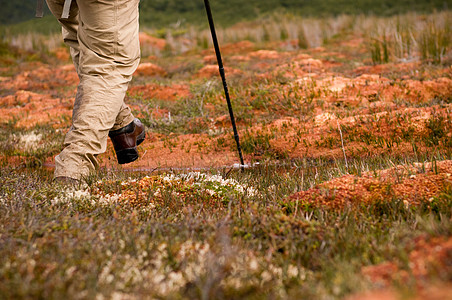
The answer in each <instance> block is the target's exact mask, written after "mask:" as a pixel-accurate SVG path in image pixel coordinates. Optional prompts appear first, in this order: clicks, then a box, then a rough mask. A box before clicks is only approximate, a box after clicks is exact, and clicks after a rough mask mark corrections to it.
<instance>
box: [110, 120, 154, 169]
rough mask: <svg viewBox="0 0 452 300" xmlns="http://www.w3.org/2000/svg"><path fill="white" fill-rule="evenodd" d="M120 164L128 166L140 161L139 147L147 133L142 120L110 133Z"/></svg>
mask: <svg viewBox="0 0 452 300" xmlns="http://www.w3.org/2000/svg"><path fill="white" fill-rule="evenodd" d="M108 136H109V137H110V139H111V141H112V142H113V147H114V148H115V152H116V157H117V158H118V163H119V164H121V165H122V164H128V163H130V162H133V161H135V160H137V159H138V151H137V146H138V145H139V144H141V143H142V142H143V141H144V138H145V137H146V132H145V131H144V125H143V124H142V123H141V121H140V120H138V119H135V120H133V122H132V123H130V124H129V125H127V126H124V127H122V128H119V129H117V130H112V131H110V132H109V133H108Z"/></svg>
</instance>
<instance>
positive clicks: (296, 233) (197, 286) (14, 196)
mask: <svg viewBox="0 0 452 300" xmlns="http://www.w3.org/2000/svg"><path fill="white" fill-rule="evenodd" d="M384 162H385V163H388V161H384ZM311 164H312V165H315V166H316V171H315V172H316V173H314V172H309V169H310V168H307V169H299V168H293V167H286V168H281V167H278V168H275V167H272V166H270V165H262V166H260V167H258V168H256V169H252V170H248V171H246V172H244V173H240V172H232V173H229V175H227V176H226V177H229V178H230V179H229V180H230V181H231V180H232V179H234V180H233V181H231V182H236V183H234V184H236V185H237V184H238V182H240V186H242V187H245V190H246V189H247V188H246V186H248V187H253V189H255V192H253V193H249V192H248V193H245V194H242V193H237V192H233V190H231V189H230V188H226V189H224V188H220V187H221V184H220V183H218V181H209V182H210V183H208V182H206V184H207V185H197V184H193V181H192V180H193V179H187V178H186V177H185V178H186V179H184V180H185V181H184V182H185V183H184V184H182V185H181V181H180V180H179V181H177V180H175V179H174V178H176V177H177V176H178V175H177V174H176V177H171V176H169V177H168V176H163V175H160V177H158V176H157V177H154V178H155V179H153V180H157V181H158V180H162V179H161V178H168V179H166V180H167V182H168V185H167V187H168V189H167V190H160V191H159V194H158V196H156V191H155V189H154V188H155V187H154V188H152V187H151V188H150V190H149V191H146V190H143V192H144V194H143V197H144V198H135V199H142V200H143V202H141V203H142V204H141V205H142V206H134V205H130V206H128V205H125V203H124V202H122V204H121V201H119V202H115V201H110V202H108V201H105V199H106V198H102V196H100V195H102V193H104V194H105V193H107V194H108V193H110V194H111V193H112V192H115V193H117V195H124V194H125V193H128V191H131V192H132V193H135V192H134V190H135V188H133V185H134V184H135V183H134V182H136V180H140V179H141V178H142V175H141V176H140V175H133V176H134V177H135V178H136V179H134V180H131V179H130V177H128V176H130V175H129V174H121V173H119V174H115V175H113V174H103V175H101V176H100V177H98V178H99V179H101V181H100V184H91V185H90V186H88V187H87V189H86V190H81V191H75V192H71V191H70V190H65V189H63V188H62V187H61V186H58V185H55V184H53V183H52V182H51V179H50V176H49V174H48V173H45V172H44V171H36V170H34V169H22V170H20V169H10V168H2V169H1V171H0V172H1V174H0V176H1V178H2V182H4V184H3V185H2V187H1V188H0V200H1V201H0V216H1V218H2V224H3V226H1V227H0V237H1V240H2V243H1V245H2V246H1V247H0V254H1V256H0V257H1V258H0V265H1V266H2V267H1V268H0V278H2V280H1V281H0V282H1V283H0V295H1V296H2V298H28V297H33V298H61V297H65V295H68V294H70V295H71V297H74V298H93V297H100V296H101V295H102V296H103V297H127V296H133V297H144V296H146V297H158V298H159V297H164V298H182V299H185V298H209V299H212V298H218V299H220V298H221V299H222V298H226V299H228V298H231V297H233V298H235V299H244V298H246V299H249V298H252V299H257V298H262V297H272V298H296V297H299V296H302V295H303V296H304V297H307V296H309V297H315V298H332V299H340V298H342V297H343V296H345V295H348V294H350V293H354V292H359V291H361V290H364V289H367V288H369V287H371V286H372V284H371V282H370V281H366V280H363V277H362V274H361V269H362V267H363V266H369V265H374V264H378V263H381V262H384V261H387V260H389V261H393V262H395V264H396V265H397V266H398V267H399V268H401V269H406V268H408V263H409V261H408V260H407V257H408V256H409V253H410V251H411V249H412V247H413V245H412V243H411V241H412V240H413V239H414V238H416V237H419V236H427V237H428V238H427V240H428V239H432V238H434V237H441V236H450V235H451V234H452V232H451V228H452V227H451V223H450V218H451V207H450V198H451V197H452V193H451V191H452V190H450V189H449V190H444V191H443V193H442V194H441V196H440V197H438V198H437V199H436V200H435V201H434V203H428V204H424V205H422V206H420V207H407V206H405V205H404V204H403V202H402V201H400V200H399V199H392V200H391V201H388V202H382V203H378V202H376V203H375V204H373V205H370V206H362V207H356V208H353V209H352V208H347V209H345V210H343V211H334V210H324V209H316V208H310V207H304V206H303V204H302V203H297V204H294V203H291V204H290V205H288V204H287V203H285V202H284V201H281V200H282V199H284V198H285V197H286V196H287V195H289V194H291V193H292V192H294V191H297V190H300V189H305V188H307V187H309V186H310V185H311V184H313V182H315V181H318V180H319V179H316V178H315V177H316V176H320V177H321V178H322V179H320V180H325V179H326V178H328V177H330V176H335V175H332V174H331V170H332V169H334V164H333V165H332V164H331V162H330V163H328V162H321V161H312V162H311ZM336 164H337V162H336ZM339 164H340V163H339ZM356 164H363V166H364V168H367V169H371V168H374V167H376V166H375V165H374V166H372V165H369V164H370V163H369V161H368V160H366V161H360V162H356ZM302 174H303V175H302ZM318 174H320V175H318ZM301 175H302V176H301ZM204 176H207V178H211V177H210V176H211V175H204ZM218 176H219V177H221V176H222V175H221V172H220V173H219V174H218ZM223 176H225V175H224V174H223ZM325 176H326V177H325ZM219 177H217V178H219ZM158 178H160V179H158ZM179 178H181V177H179ZM182 178H184V177H182ZM192 178H193V177H192ZM195 178H196V176H195ZM205 178H206V177H205ZM196 180H198V179H195V182H197V181H196ZM235 180H236V181H235ZM94 182H97V180H94ZM177 182H179V183H178V185H176V183H177ZM309 182H311V184H309ZM124 184H126V186H125V187H124ZM203 186H204V187H203ZM215 186H216V187H217V188H215ZM204 188H207V189H209V190H212V191H216V192H215V193H212V196H209V195H206V193H203V192H202V189H204ZM197 191H199V192H200V193H198V192H197ZM248 191H249V188H248ZM151 192H152V193H151ZM98 193H101V194H98ZM137 193H138V190H137ZM174 193H178V194H179V196H176V195H175V194H174ZM181 193H182V194H184V195H186V197H188V198H185V196H184V198H183V199H184V200H183V201H181V199H180V197H181V196H180V195H182V194H181ZM145 195H151V196H145ZM146 197H148V198H149V199H150V200H152V201H151V202H153V203H155V204H154V205H149V204H146V201H145V198H146ZM155 197H157V198H159V200H158V201H153V200H155V199H154V198H155ZM101 199H103V200H101ZM109 199H110V198H109ZM297 205H298V206H297ZM143 208H147V209H143ZM429 276H431V278H437V277H440V276H442V275H441V273H439V272H438V270H431V274H429ZM448 276H450V274H449V275H448ZM396 281H397V280H396ZM405 284H408V286H406V288H409V287H412V288H413V287H414V286H415V284H416V279H415V278H414V277H412V278H411V279H410V281H409V282H408V283H405Z"/></svg>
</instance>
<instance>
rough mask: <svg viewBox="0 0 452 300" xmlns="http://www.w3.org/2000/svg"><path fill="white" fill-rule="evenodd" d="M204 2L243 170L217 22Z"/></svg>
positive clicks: (207, 2)
mask: <svg viewBox="0 0 452 300" xmlns="http://www.w3.org/2000/svg"><path fill="white" fill-rule="evenodd" d="M204 4H205V7H206V12H207V19H209V26H210V32H211V34H212V40H213V46H214V47H215V54H216V55H217V61H218V68H219V69H220V76H221V80H222V81H223V87H224V94H225V96H226V102H227V103H228V109H229V116H230V117H231V123H232V129H233V130H234V139H235V142H236V144H237V151H238V152H239V157H240V167H241V169H242V170H243V168H244V165H245V163H244V161H243V155H242V148H241V147H240V139H239V133H238V131H237V126H236V124H235V118H234V112H233V111H232V104H231V99H230V97H229V90H228V84H227V82H226V75H225V73H224V67H223V60H222V59H221V53H220V46H219V45H218V39H217V33H216V31H215V24H214V23H213V17H212V11H211V9H210V4H209V0H204Z"/></svg>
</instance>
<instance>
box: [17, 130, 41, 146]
mask: <svg viewBox="0 0 452 300" xmlns="http://www.w3.org/2000/svg"><path fill="white" fill-rule="evenodd" d="M41 140H42V134H36V133H35V132H34V131H32V132H29V133H26V134H23V135H21V136H20V138H19V143H20V144H21V145H22V147H23V149H24V150H32V149H34V148H35V147H36V146H37V145H38V144H39V142H40V141H41Z"/></svg>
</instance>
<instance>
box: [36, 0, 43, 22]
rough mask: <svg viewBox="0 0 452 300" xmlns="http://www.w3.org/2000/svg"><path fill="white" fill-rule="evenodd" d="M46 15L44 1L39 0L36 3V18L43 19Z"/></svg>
mask: <svg viewBox="0 0 452 300" xmlns="http://www.w3.org/2000/svg"><path fill="white" fill-rule="evenodd" d="M43 15H44V0H38V2H37V3H36V18H42V16H43Z"/></svg>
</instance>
